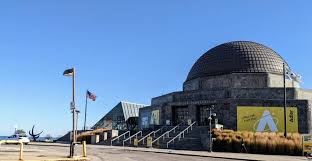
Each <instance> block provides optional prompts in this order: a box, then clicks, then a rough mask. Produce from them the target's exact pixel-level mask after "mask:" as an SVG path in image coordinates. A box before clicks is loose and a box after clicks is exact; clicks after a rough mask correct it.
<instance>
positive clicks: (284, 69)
mask: <svg viewBox="0 0 312 161" xmlns="http://www.w3.org/2000/svg"><path fill="white" fill-rule="evenodd" d="M283 79H284V130H285V131H284V136H285V138H286V137H287V121H286V120H287V119H286V115H287V114H286V68H285V63H283Z"/></svg>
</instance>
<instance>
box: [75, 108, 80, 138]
mask: <svg viewBox="0 0 312 161" xmlns="http://www.w3.org/2000/svg"><path fill="white" fill-rule="evenodd" d="M79 113H80V111H79V110H76V116H77V117H76V137H77V136H78V134H77V133H78V120H79V119H78V116H79Z"/></svg>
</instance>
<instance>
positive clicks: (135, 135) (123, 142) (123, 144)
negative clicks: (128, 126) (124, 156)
mask: <svg viewBox="0 0 312 161" xmlns="http://www.w3.org/2000/svg"><path fill="white" fill-rule="evenodd" d="M140 133H141V136H142V131H139V132H137V133H135V134H134V135H132V136H130V137H129V138H127V139H125V140H123V141H122V146H125V142H126V141H128V140H130V144H131V139H132V138H133V137H136V138H138V135H139V134H140Z"/></svg>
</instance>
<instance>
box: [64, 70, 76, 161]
mask: <svg viewBox="0 0 312 161" xmlns="http://www.w3.org/2000/svg"><path fill="white" fill-rule="evenodd" d="M63 75H64V76H71V77H72V81H73V83H72V85H73V87H72V88H73V98H72V102H71V103H70V109H71V111H72V114H73V120H72V121H73V124H72V126H73V131H72V138H71V143H70V151H69V156H70V157H73V156H74V153H75V143H76V126H75V125H76V108H75V106H76V105H75V68H71V69H67V70H65V71H64V73H63Z"/></svg>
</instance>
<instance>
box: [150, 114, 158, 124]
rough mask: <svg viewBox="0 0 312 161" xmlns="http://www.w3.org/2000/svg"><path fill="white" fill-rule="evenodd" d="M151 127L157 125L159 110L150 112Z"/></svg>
mask: <svg viewBox="0 0 312 161" xmlns="http://www.w3.org/2000/svg"><path fill="white" fill-rule="evenodd" d="M151 125H159V110H154V111H152V115H151Z"/></svg>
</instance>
